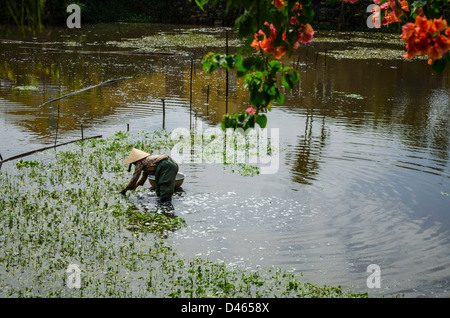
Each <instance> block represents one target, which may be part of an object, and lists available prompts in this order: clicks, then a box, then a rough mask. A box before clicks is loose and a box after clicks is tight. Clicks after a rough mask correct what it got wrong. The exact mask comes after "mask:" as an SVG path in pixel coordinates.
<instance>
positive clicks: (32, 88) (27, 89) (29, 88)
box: [13, 85, 39, 92]
mask: <svg viewBox="0 0 450 318" xmlns="http://www.w3.org/2000/svg"><path fill="white" fill-rule="evenodd" d="M13 90H14V91H18V92H30V91H38V90H39V88H38V87H36V86H34V85H23V86H16V87H13Z"/></svg>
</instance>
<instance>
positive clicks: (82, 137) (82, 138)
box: [81, 125, 84, 140]
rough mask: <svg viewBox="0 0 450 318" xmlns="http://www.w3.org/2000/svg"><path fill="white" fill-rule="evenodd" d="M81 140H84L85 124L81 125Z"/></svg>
mask: <svg viewBox="0 0 450 318" xmlns="http://www.w3.org/2000/svg"><path fill="white" fill-rule="evenodd" d="M81 140H84V136H83V125H81Z"/></svg>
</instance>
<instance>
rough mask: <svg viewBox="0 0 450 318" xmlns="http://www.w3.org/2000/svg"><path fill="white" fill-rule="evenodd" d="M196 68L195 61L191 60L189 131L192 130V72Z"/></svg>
mask: <svg viewBox="0 0 450 318" xmlns="http://www.w3.org/2000/svg"><path fill="white" fill-rule="evenodd" d="M193 68H194V60H191V80H190V85H189V129H192V70H193Z"/></svg>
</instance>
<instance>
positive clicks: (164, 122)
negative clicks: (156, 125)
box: [161, 98, 166, 129]
mask: <svg viewBox="0 0 450 318" xmlns="http://www.w3.org/2000/svg"><path fill="white" fill-rule="evenodd" d="M161 100H162V104H163V122H162V128H163V129H166V104H165V103H164V98H162V99H161Z"/></svg>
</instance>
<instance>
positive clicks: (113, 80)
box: [38, 77, 131, 107]
mask: <svg viewBox="0 0 450 318" xmlns="http://www.w3.org/2000/svg"><path fill="white" fill-rule="evenodd" d="M130 78H131V77H123V78H119V79H112V80H108V81H105V82H103V83H100V84H97V85H93V86H89V87H86V88H83V89H81V90H79V91H76V92H73V93H70V94H67V95H64V96H60V97H58V98H54V99H51V100H49V101H47V102H45V103H43V104H41V105H39V106H38V107H42V106H45V105H47V104H50V103H53V102H56V101H57V100H60V99H63V98H66V97H69V96H73V95H75V94H78V93H81V92H84V91H87V90H89V89H93V88H96V87H99V86H103V85H106V84H109V83H114V82H119V81H124V80H126V79H130Z"/></svg>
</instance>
